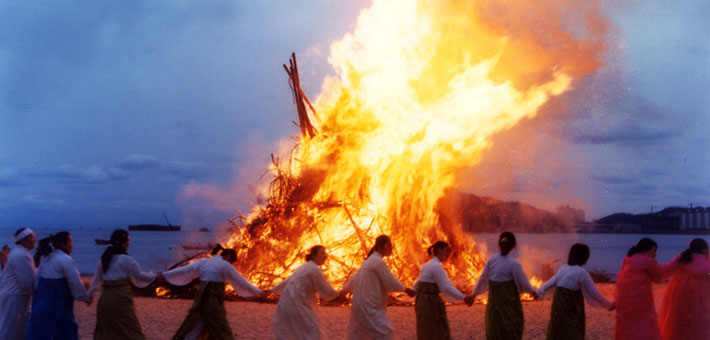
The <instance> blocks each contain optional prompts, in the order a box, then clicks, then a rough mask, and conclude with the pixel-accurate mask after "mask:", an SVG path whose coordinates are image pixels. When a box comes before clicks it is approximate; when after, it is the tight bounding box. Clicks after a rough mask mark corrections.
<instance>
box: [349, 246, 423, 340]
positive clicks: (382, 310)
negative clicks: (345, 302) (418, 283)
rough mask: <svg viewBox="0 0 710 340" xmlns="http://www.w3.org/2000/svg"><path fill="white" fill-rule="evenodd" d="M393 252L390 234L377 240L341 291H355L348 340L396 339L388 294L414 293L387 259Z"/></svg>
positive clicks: (410, 294)
mask: <svg viewBox="0 0 710 340" xmlns="http://www.w3.org/2000/svg"><path fill="white" fill-rule="evenodd" d="M391 254H392V241H391V240H390V238H389V236H387V235H380V236H378V237H377V238H376V239H375V245H374V246H373V247H372V249H370V252H369V254H368V255H367V258H366V259H365V261H364V262H363V263H362V266H361V267H360V269H358V271H357V272H356V273H355V274H354V275H353V277H351V278H350V280H348V282H346V283H345V285H344V286H343V288H342V289H341V294H345V293H348V292H353V298H352V303H351V305H350V321H349V323H348V329H349V332H348V339H349V340H358V339H373V340H375V339H376V340H388V339H392V325H391V324H390V321H389V319H388V318H387V293H388V292H405V293H406V294H407V295H409V296H414V294H415V293H414V291H413V290H412V289H411V288H406V287H405V286H404V285H403V284H402V283H401V282H399V280H397V278H396V277H395V276H394V275H393V274H392V271H390V269H389V267H387V263H385V260H384V259H383V258H384V257H386V256H389V255H391Z"/></svg>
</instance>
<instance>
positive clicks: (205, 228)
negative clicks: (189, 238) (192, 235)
mask: <svg viewBox="0 0 710 340" xmlns="http://www.w3.org/2000/svg"><path fill="white" fill-rule="evenodd" d="M197 231H201V232H207V231H210V230H209V229H208V228H207V227H202V228H200V229H197Z"/></svg>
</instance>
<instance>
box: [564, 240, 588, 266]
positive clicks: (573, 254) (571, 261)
mask: <svg viewBox="0 0 710 340" xmlns="http://www.w3.org/2000/svg"><path fill="white" fill-rule="evenodd" d="M587 260H589V247H588V246H587V245H586V244H583V243H575V244H573V245H572V247H571V248H569V256H567V264H568V265H570V266H583V265H585V264H587Z"/></svg>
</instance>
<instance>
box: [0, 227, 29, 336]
mask: <svg viewBox="0 0 710 340" xmlns="http://www.w3.org/2000/svg"><path fill="white" fill-rule="evenodd" d="M13 242H14V243H15V244H16V246H15V248H13V249H12V250H11V251H10V254H9V255H8V256H7V264H5V268H3V270H2V274H0V339H8V340H25V339H26V337H27V335H26V333H25V332H26V331H27V321H28V320H29V316H30V299H31V298H32V291H33V290H34V281H35V277H36V276H37V269H36V267H35V263H34V260H32V254H30V251H31V250H32V249H34V248H35V233H34V232H33V231H32V229H30V228H20V229H18V230H17V232H15V236H14V237H13Z"/></svg>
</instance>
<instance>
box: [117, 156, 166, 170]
mask: <svg viewBox="0 0 710 340" xmlns="http://www.w3.org/2000/svg"><path fill="white" fill-rule="evenodd" d="M159 165H160V163H159V162H158V159H157V158H155V157H154V156H149V155H139V154H133V155H129V156H127V157H126V158H124V159H123V160H122V161H121V162H120V163H118V165H117V167H118V168H119V169H122V170H128V171H140V170H143V169H148V168H152V167H156V166H159Z"/></svg>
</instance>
